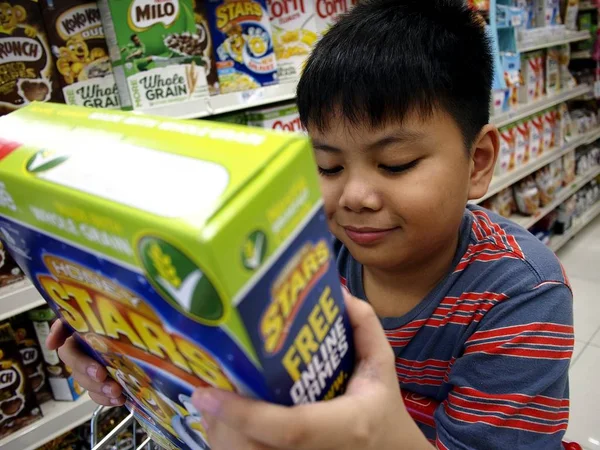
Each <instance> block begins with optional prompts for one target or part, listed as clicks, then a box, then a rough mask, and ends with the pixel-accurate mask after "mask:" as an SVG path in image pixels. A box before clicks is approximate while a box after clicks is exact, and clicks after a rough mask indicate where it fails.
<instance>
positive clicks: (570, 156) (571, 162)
mask: <svg viewBox="0 0 600 450" xmlns="http://www.w3.org/2000/svg"><path fill="white" fill-rule="evenodd" d="M562 160H563V186H566V185H568V184H570V183H572V182H573V181H574V180H575V150H571V151H570V152H569V153H567V154H565V155H564V156H563V158H562Z"/></svg>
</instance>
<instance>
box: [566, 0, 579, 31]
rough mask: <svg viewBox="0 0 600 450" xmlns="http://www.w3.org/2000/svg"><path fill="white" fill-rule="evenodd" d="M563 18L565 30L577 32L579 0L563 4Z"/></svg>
mask: <svg viewBox="0 0 600 450" xmlns="http://www.w3.org/2000/svg"><path fill="white" fill-rule="evenodd" d="M562 3H563V5H562V8H563V9H562V16H563V17H564V24H565V28H566V29H567V30H570V31H578V30H577V15H578V14H579V0H566V1H563V2H562Z"/></svg>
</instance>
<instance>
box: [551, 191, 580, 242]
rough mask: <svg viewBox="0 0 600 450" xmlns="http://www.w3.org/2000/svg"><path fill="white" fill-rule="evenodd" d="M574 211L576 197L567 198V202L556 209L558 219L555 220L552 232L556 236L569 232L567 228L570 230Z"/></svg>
mask: <svg viewBox="0 0 600 450" xmlns="http://www.w3.org/2000/svg"><path fill="white" fill-rule="evenodd" d="M576 209H577V196H576V195H573V196H571V197H569V199H568V200H567V201H565V202H564V203H562V204H561V205H560V206H559V207H558V217H557V219H556V224H555V225H554V232H555V233H556V234H564V233H565V232H566V231H567V230H569V228H571V226H572V224H573V217H574V215H575V210H576Z"/></svg>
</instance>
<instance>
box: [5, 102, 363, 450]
mask: <svg viewBox="0 0 600 450" xmlns="http://www.w3.org/2000/svg"><path fill="white" fill-rule="evenodd" d="M0 137H1V140H0V180H1V181H2V183H1V184H0V190H1V192H0V229H1V230H2V233H4V234H5V235H10V238H9V239H5V240H6V241H7V242H10V243H11V244H10V250H11V251H12V253H13V256H14V257H15V259H16V260H17V262H18V263H19V264H20V265H21V266H22V268H23V270H24V272H25V273H26V275H27V276H28V277H29V278H30V279H31V281H32V282H33V283H34V284H35V286H36V288H37V289H38V290H40V292H41V293H42V295H43V296H44V298H45V299H46V300H47V301H48V303H49V304H50V305H51V306H52V308H53V309H54V310H55V312H56V313H57V315H58V316H59V317H60V318H61V319H62V320H63V321H64V323H65V324H67V325H68V326H69V327H70V328H72V329H73V330H74V331H76V332H77V337H78V339H79V341H80V342H81V343H82V344H83V346H84V348H86V350H87V351H88V352H89V353H90V354H91V355H92V356H94V357H95V358H96V359H97V360H98V361H100V362H102V363H103V364H105V365H106V366H108V367H109V371H110V373H111V375H112V376H113V378H114V379H115V380H117V381H118V382H119V383H121V385H122V386H123V387H124V389H125V392H126V394H127V398H128V406H129V407H130V409H132V410H133V411H134V412H136V414H137V417H138V418H139V420H140V421H141V422H142V424H143V425H144V426H145V427H146V428H147V429H149V430H150V432H151V433H152V434H153V437H154V439H155V440H156V441H157V442H158V443H159V444H161V445H162V446H163V447H165V448H182V449H194V450H196V449H206V448H208V446H207V444H206V442H205V439H204V437H203V433H204V430H203V428H202V425H201V421H200V417H199V415H198V412H197V411H196V410H195V409H194V407H193V406H192V404H191V401H190V397H191V395H192V391H193V389H194V387H196V386H217V387H219V388H223V389H228V390H231V391H236V392H239V393H241V394H244V395H249V396H253V397H258V398H262V399H266V400H268V401H272V402H277V403H280V404H284V405H293V404H300V403H306V402H312V401H317V400H322V399H328V398H331V397H333V396H335V395H337V394H340V393H341V392H343V390H344V388H345V384H346V382H347V380H348V378H349V377H350V375H351V372H352V369H353V361H354V354H353V347H352V335H351V328H350V326H349V321H348V319H347V316H346V313H345V307H344V303H343V299H342V295H341V289H340V282H339V277H338V274H337V271H336V267H335V262H334V260H333V258H332V248H331V246H330V245H331V238H330V234H329V231H328V229H327V225H326V219H325V215H324V212H323V209H322V200H321V195H320V191H319V184H318V178H317V174H316V170H315V164H314V161H313V156H312V151H311V148H310V144H309V141H308V139H307V138H305V137H302V136H300V135H296V134H292V133H290V134H286V133H273V132H268V131H264V130H260V129H254V128H248V127H241V126H235V125H230V124H219V123H216V122H201V121H176V120H168V119H160V118H155V117H152V116H139V115H133V114H130V113H129V114H128V113H124V112H121V111H112V110H95V109H88V108H81V107H72V106H65V105H50V104H42V103H39V104H34V105H31V106H29V107H27V108H24V109H22V110H20V111H18V112H16V113H13V114H11V115H8V116H6V117H4V118H3V119H1V120H0Z"/></svg>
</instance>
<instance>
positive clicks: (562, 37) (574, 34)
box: [517, 31, 592, 53]
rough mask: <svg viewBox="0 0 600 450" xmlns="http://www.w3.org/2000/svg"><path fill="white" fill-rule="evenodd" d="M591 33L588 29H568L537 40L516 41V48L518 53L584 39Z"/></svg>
mask: <svg viewBox="0 0 600 450" xmlns="http://www.w3.org/2000/svg"><path fill="white" fill-rule="evenodd" d="M591 37H592V35H591V34H590V32H589V31H569V32H566V33H564V34H559V35H558V36H556V37H552V38H549V39H548V38H545V39H540V40H538V41H537V42H527V43H520V42H519V43H518V44H517V49H518V51H519V52H520V53H524V52H532V51H534V50H540V49H542V48H548V47H554V46H556V45H563V44H570V43H571V42H578V41H585V40H587V39H590V38H591Z"/></svg>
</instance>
